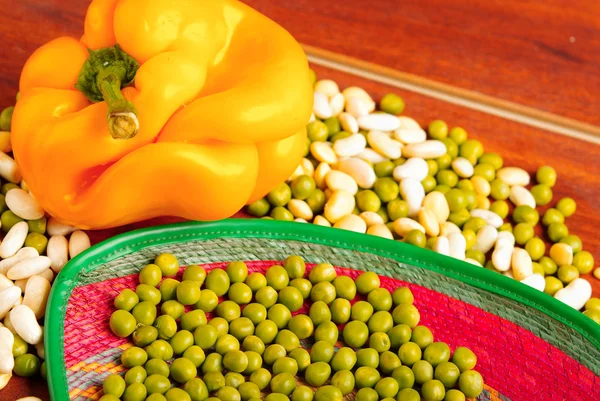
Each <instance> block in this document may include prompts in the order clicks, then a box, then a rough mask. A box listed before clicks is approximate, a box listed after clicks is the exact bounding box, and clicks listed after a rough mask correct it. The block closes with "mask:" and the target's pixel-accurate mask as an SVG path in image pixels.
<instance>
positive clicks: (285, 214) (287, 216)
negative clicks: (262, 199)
mask: <svg viewBox="0 0 600 401" xmlns="http://www.w3.org/2000/svg"><path fill="white" fill-rule="evenodd" d="M271 217H272V218H273V219H275V220H285V221H292V220H294V215H292V212H290V211H289V210H287V209H286V208H284V207H282V206H277V207H276V208H274V209H273V210H272V211H271Z"/></svg>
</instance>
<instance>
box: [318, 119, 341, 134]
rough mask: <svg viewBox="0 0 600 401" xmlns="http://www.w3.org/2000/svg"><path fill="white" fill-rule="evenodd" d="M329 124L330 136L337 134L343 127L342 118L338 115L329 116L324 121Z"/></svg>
mask: <svg viewBox="0 0 600 401" xmlns="http://www.w3.org/2000/svg"><path fill="white" fill-rule="evenodd" d="M323 122H324V123H325V125H326V126H327V131H328V132H329V136H332V135H334V134H337V133H338V132H340V130H341V129H342V128H341V126H340V120H338V118H337V117H329V118H327V119H325V120H324V121H323Z"/></svg>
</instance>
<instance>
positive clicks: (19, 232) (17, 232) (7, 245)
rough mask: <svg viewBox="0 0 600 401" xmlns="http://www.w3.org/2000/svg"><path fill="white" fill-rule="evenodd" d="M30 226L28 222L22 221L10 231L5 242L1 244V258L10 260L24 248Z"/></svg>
mask: <svg viewBox="0 0 600 401" xmlns="http://www.w3.org/2000/svg"><path fill="white" fill-rule="evenodd" d="M28 231H29V226H28V225H27V222H26V221H20V222H18V223H17V224H15V225H14V226H12V227H11V229H10V230H8V233H7V234H6V237H4V241H2V243H1V244H0V258H3V259H6V258H10V257H11V256H13V255H14V254H16V253H17V251H18V250H19V249H21V248H22V247H23V244H24V243H25V238H27V232H28Z"/></svg>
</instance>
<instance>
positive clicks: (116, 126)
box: [98, 67, 140, 139]
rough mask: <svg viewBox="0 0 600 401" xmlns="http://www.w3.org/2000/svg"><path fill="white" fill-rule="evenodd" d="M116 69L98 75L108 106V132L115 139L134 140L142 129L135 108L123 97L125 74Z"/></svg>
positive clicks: (103, 71)
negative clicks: (123, 78)
mask: <svg viewBox="0 0 600 401" xmlns="http://www.w3.org/2000/svg"><path fill="white" fill-rule="evenodd" d="M118 68H119V67H116V68H110V67H108V68H107V69H105V70H102V71H101V72H100V73H98V89H100V92H101V93H102V97H103V98H104V101H105V102H106V104H107V105H108V114H107V115H106V119H107V122H108V131H109V132H110V134H111V136H112V137H113V138H115V139H129V138H133V137H134V136H135V135H136V134H137V133H138V131H139V129H140V121H139V120H138V117H137V112H136V110H135V106H134V105H133V103H131V102H130V101H129V100H127V99H125V98H124V97H123V94H122V93H121V79H120V78H119V77H120V76H122V74H123V73H119V72H117V71H112V70H114V69H118Z"/></svg>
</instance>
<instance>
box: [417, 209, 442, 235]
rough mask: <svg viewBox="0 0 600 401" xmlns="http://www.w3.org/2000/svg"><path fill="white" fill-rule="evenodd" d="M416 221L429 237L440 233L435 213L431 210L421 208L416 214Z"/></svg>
mask: <svg viewBox="0 0 600 401" xmlns="http://www.w3.org/2000/svg"><path fill="white" fill-rule="evenodd" d="M418 221H419V224H421V225H422V226H423V228H424V229H425V233H426V234H427V235H429V236H430V237H437V236H438V234H439V233H440V223H438V221H437V218H436V216H435V214H434V213H433V212H432V211H431V210H429V209H427V208H421V210H419V214H418Z"/></svg>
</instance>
